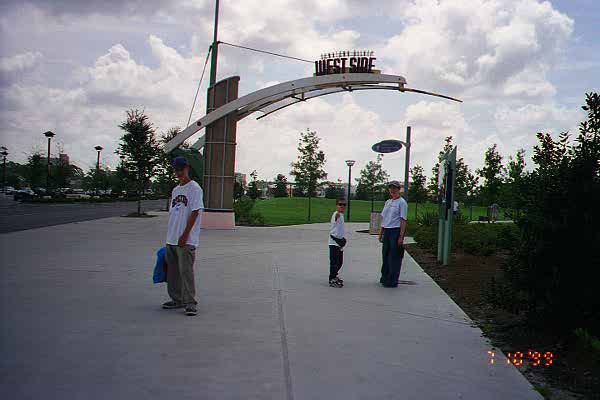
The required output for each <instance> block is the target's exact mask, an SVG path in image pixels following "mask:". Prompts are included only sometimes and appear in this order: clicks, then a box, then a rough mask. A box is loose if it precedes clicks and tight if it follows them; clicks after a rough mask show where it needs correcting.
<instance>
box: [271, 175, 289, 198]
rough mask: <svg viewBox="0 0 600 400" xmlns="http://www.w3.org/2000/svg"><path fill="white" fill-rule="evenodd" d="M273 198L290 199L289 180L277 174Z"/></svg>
mask: <svg viewBox="0 0 600 400" xmlns="http://www.w3.org/2000/svg"><path fill="white" fill-rule="evenodd" d="M273 197H288V193H287V178H286V177H285V175H283V174H277V177H276V178H275V189H274V190H273Z"/></svg>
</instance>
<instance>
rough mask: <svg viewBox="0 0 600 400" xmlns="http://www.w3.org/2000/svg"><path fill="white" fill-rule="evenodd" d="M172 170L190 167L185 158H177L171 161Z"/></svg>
mask: <svg viewBox="0 0 600 400" xmlns="http://www.w3.org/2000/svg"><path fill="white" fill-rule="evenodd" d="M172 165H173V168H183V167H187V166H189V165H190V163H189V162H188V160H186V158H185V157H181V156H177V157H175V158H174V159H173V163H172Z"/></svg>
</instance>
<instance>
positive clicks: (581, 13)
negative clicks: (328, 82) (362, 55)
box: [0, 0, 600, 180]
mask: <svg viewBox="0 0 600 400" xmlns="http://www.w3.org/2000/svg"><path fill="white" fill-rule="evenodd" d="M213 15H214V1H213V0H160V1H159V0H102V1H101V0H86V1H79V0H62V1H58V0H57V1H52V0H30V1H6V0H2V1H1V2H0V30H1V34H0V119H1V122H2V124H1V125H0V135H1V136H0V142H1V144H2V145H5V146H7V147H8V148H9V151H10V156H9V157H10V158H11V159H13V160H16V161H23V160H24V159H25V158H26V155H27V154H28V153H31V152H32V151H33V150H35V149H38V150H43V149H44V145H45V142H44V140H45V138H44V137H43V136H42V132H44V131H46V130H52V131H54V132H55V133H56V142H55V143H57V144H58V145H60V146H61V147H62V148H63V149H64V151H65V152H66V153H68V154H69V155H70V157H71V159H72V161H73V162H74V163H76V164H77V165H79V166H81V167H83V168H86V169H87V168H89V167H90V166H92V165H93V164H94V161H95V150H94V149H93V147H94V146H96V145H101V146H103V147H104V148H105V150H104V152H103V156H102V162H103V163H104V164H108V165H113V166H114V165H116V163H117V160H118V158H117V157H116V156H115V155H114V150H115V149H116V146H117V142H118V139H119V137H120V135H121V132H120V131H119V129H118V127H117V126H118V124H119V123H120V122H121V121H122V120H123V119H124V117H125V110H127V109H129V108H140V109H144V110H145V111H146V112H147V114H148V115H149V116H150V118H151V120H152V121H153V122H154V124H155V126H156V128H157V130H158V132H162V131H164V130H166V129H168V128H170V127H173V126H179V127H185V123H186V121H187V117H188V114H189V112H190V107H191V105H192V101H193V98H194V93H195V91H196V86H197V84H198V81H199V78H200V75H201V72H202V66H203V64H204V58H205V56H206V51H207V48H208V45H209V44H210V41H211V40H212V19H213ZM598 37H600V2H598V1H596V0H560V1H559V0H554V1H552V2H548V1H544V2H542V1H538V0H463V1H459V0H452V1H444V0H410V1H409V0H378V1H359V0H327V1H323V0H302V1H298V0H243V1H242V0H221V19H220V24H219V38H220V40H223V41H226V42H231V43H237V44H241V45H245V46H250V47H258V48H262V49H267V50H270V51H276V52H282V53H286V54H289V55H294V56H297V57H302V58H307V59H311V60H312V59H317V58H318V57H319V54H320V53H322V52H327V51H335V50H345V49H372V50H374V51H375V53H376V56H377V62H376V64H377V68H379V69H381V70H382V72H383V73H388V74H396V75H402V76H404V77H405V78H406V79H407V81H408V84H409V86H410V87H415V88H419V89H425V90H431V91H436V92H442V93H445V94H449V95H451V96H455V97H459V98H461V99H463V100H464V103H462V104H458V103H454V102H450V101H446V100H442V99H439V100H438V99H436V98H432V97H425V96H422V95H417V94H400V93H397V92H391V91H390V92H387V91H372V92H361V93H353V94H336V95H331V96H327V97H321V98H319V99H314V100H311V101H309V102H306V103H303V104H301V105H297V106H293V107H289V108H287V109H285V110H283V111H281V112H279V113H276V114H273V115H272V116H270V117H267V118H263V119H261V120H258V121H257V120H255V119H254V118H253V117H248V118H246V119H244V120H242V121H241V122H240V123H239V126H238V152H237V160H236V170H237V171H240V172H246V173H248V172H250V171H251V170H253V169H257V170H258V173H259V176H260V177H261V178H265V179H270V178H273V177H274V176H275V175H276V174H277V173H284V174H287V173H288V172H289V170H290V168H289V164H290V162H291V161H292V160H293V159H294V157H295V155H296V145H297V141H298V136H299V132H300V131H302V130H304V129H306V128H307V127H309V128H311V129H314V130H316V131H317V132H318V133H319V136H320V137H321V138H322V142H321V143H322V148H323V150H324V151H325V153H326V156H327V165H326V168H327V171H328V172H329V178H330V179H332V180H336V179H338V178H343V177H344V176H345V174H346V167H345V164H344V160H345V159H348V158H353V159H355V160H357V167H359V168H362V167H363V166H364V164H365V163H366V162H368V161H369V160H372V159H374V154H373V152H372V151H371V150H370V146H371V145H372V144H373V143H375V142H376V141H379V140H381V139H387V138H399V139H402V138H403V137H404V134H405V133H404V132H405V127H406V125H411V126H412V128H413V150H412V151H413V153H412V155H413V156H412V159H413V163H419V164H421V165H423V166H424V167H425V168H426V171H430V168H431V166H432V164H433V159H434V157H435V154H437V152H438V150H439V148H440V146H441V144H442V141H443V138H444V137H445V136H447V135H453V136H454V137H455V138H456V142H457V144H458V149H459V154H460V155H461V156H462V157H464V158H465V159H466V160H467V162H468V164H469V165H470V166H471V167H473V168H476V167H479V166H481V163H482V158H483V156H482V154H483V151H484V150H485V148H486V147H488V146H489V145H491V144H493V143H497V144H498V146H499V149H500V151H501V153H502V154H503V155H505V156H508V155H509V154H514V153H515V152H516V150H517V149H519V148H525V149H526V150H528V153H529V154H530V153H531V151H530V150H531V146H532V145H533V144H534V143H535V133H536V132H537V131H550V132H554V133H558V132H560V131H564V130H571V131H576V129H577V125H578V123H579V121H580V120H581V119H582V117H583V114H582V112H581V110H580V107H579V106H580V105H581V103H582V101H583V99H584V93H585V92H586V91H591V90H596V91H598V90H600V78H599V77H600V41H598V39H597V38H598ZM219 55H220V57H219V70H218V78H219V79H221V78H224V77H226V76H231V75H239V76H241V81H240V95H243V94H247V93H250V92H252V91H254V90H257V89H259V88H263V87H266V86H269V85H272V84H275V83H278V82H284V81H287V80H292V79H298V78H301V77H306V76H310V75H311V74H312V66H311V65H310V64H304V63H301V62H294V61H289V60H283V59H279V58H274V57H271V56H266V55H258V54H256V53H250V52H247V51H244V50H239V49H234V48H231V47H221V48H220V54H219ZM206 80H207V79H205V81H204V82H203V85H202V89H201V96H200V101H199V102H198V104H197V105H196V107H195V110H194V116H195V117H196V118H200V117H201V116H203V115H204V110H205V99H204V97H205V95H204V92H205V88H206ZM191 141H193V138H192V140H191ZM55 148H56V147H55ZM403 157H404V155H403V152H399V153H396V154H391V155H387V156H386V157H385V159H384V167H385V168H386V169H387V170H388V171H389V172H390V173H391V175H392V176H393V177H401V176H402V174H403V165H402V164H403V162H402V158H403Z"/></svg>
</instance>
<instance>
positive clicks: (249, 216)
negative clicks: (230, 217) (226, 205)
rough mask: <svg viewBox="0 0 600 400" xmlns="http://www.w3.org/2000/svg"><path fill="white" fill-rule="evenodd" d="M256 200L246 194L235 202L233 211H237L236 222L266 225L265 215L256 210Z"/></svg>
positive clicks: (239, 223)
mask: <svg viewBox="0 0 600 400" xmlns="http://www.w3.org/2000/svg"><path fill="white" fill-rule="evenodd" d="M255 202H256V200H254V199H251V198H250V197H247V196H244V197H242V198H241V199H239V200H238V201H236V202H234V203H233V211H234V213H235V223H236V224H238V225H264V224H265V218H264V217H263V215H262V214H261V213H260V212H259V211H257V210H254V204H255Z"/></svg>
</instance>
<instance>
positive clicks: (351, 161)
mask: <svg viewBox="0 0 600 400" xmlns="http://www.w3.org/2000/svg"><path fill="white" fill-rule="evenodd" d="M355 162H356V161H354V160H346V165H347V166H349V167H351V166H353V165H354V163H355Z"/></svg>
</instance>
